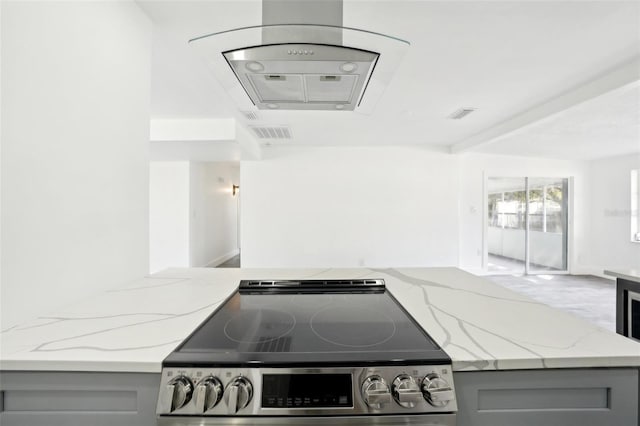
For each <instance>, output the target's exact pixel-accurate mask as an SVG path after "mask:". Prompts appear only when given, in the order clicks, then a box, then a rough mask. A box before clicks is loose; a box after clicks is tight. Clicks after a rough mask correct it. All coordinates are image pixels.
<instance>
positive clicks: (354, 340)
mask: <svg viewBox="0 0 640 426" xmlns="http://www.w3.org/2000/svg"><path fill="white" fill-rule="evenodd" d="M456 411H457V405H456V400H455V388H454V386H453V376H452V372H451V360H450V359H449V357H448V356H447V355H446V354H445V353H444V351H443V350H442V349H441V348H440V347H439V346H438V345H437V344H436V343H435V342H434V341H433V340H432V339H431V338H430V337H429V335H428V334H426V333H425V332H424V330H422V329H421V328H420V327H419V326H418V325H417V324H416V322H415V320H414V319H413V318H411V316H410V315H409V314H408V313H407V312H406V311H405V310H404V309H403V308H402V306H400V304H399V303H398V302H397V301H396V299H395V298H394V297H393V296H392V295H391V293H390V292H389V291H388V290H387V289H386V288H385V284H384V281H383V280H380V279H376V280H370V279H367V280H329V281H327V280H302V281H257V280H254V281H241V283H240V286H239V289H238V291H236V292H235V293H234V294H232V295H231V296H230V297H229V298H228V299H227V300H226V301H225V302H224V303H223V304H222V305H221V306H220V307H219V308H218V309H217V310H216V311H215V312H214V313H213V314H212V315H211V316H210V317H209V318H207V319H206V320H205V321H204V322H203V323H202V324H201V325H200V326H199V327H198V328H197V329H196V330H195V331H194V332H193V333H192V334H191V335H190V336H189V337H188V338H187V339H186V340H185V341H184V342H183V343H181V344H180V346H178V348H177V349H176V350H175V351H174V352H173V353H171V354H170V355H169V356H168V357H167V358H166V359H165V360H164V362H163V365H162V379H161V385H160V392H159V397H158V406H157V414H158V424H160V425H202V424H212V425H232V424H233V425H238V424H252V425H258V424H303V425H329V424H349V425H351V424H361V425H364V424H385V425H395V424H402V425H425V426H427V425H447V426H455V424H456Z"/></svg>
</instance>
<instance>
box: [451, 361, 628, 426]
mask: <svg viewBox="0 0 640 426" xmlns="http://www.w3.org/2000/svg"><path fill="white" fill-rule="evenodd" d="M454 380H455V385H456V393H457V398H458V426H540V425H545V426H608V425H611V426H613V425H615V426H638V425H639V422H638V404H639V402H640V401H639V399H638V370H637V369H614V368H612V369H607V368H599V369H575V370H521V371H520V370H519V371H478V372H458V373H456V374H455V377H454Z"/></svg>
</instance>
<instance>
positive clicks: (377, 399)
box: [362, 376, 391, 409]
mask: <svg viewBox="0 0 640 426" xmlns="http://www.w3.org/2000/svg"><path fill="white" fill-rule="evenodd" d="M362 399H364V402H366V403H367V405H368V406H369V407H371V408H378V409H379V408H381V407H382V404H388V403H389V402H391V392H390V391H389V386H388V385H387V382H385V381H384V379H383V378H382V377H380V376H369V377H367V380H365V381H364V383H362Z"/></svg>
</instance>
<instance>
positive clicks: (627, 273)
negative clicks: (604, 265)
mask: <svg viewBox="0 0 640 426" xmlns="http://www.w3.org/2000/svg"><path fill="white" fill-rule="evenodd" d="M604 274H605V275H609V276H610V277H616V278H622V279H623V280H629V281H635V282H637V283H640V270H638V269H606V270H605V271H604Z"/></svg>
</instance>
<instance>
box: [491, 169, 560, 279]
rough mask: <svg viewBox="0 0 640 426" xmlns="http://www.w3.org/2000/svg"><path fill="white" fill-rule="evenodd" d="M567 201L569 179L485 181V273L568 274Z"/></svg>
mask: <svg viewBox="0 0 640 426" xmlns="http://www.w3.org/2000/svg"><path fill="white" fill-rule="evenodd" d="M568 199H569V179H568V178H552V177H489V178H488V179H487V199H486V203H487V204H486V206H487V210H486V211H487V220H486V233H485V235H486V244H485V250H486V253H485V265H484V266H485V269H486V270H487V271H488V272H490V273H492V274H554V273H567V271H568V261H567V259H568V244H567V241H568Z"/></svg>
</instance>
